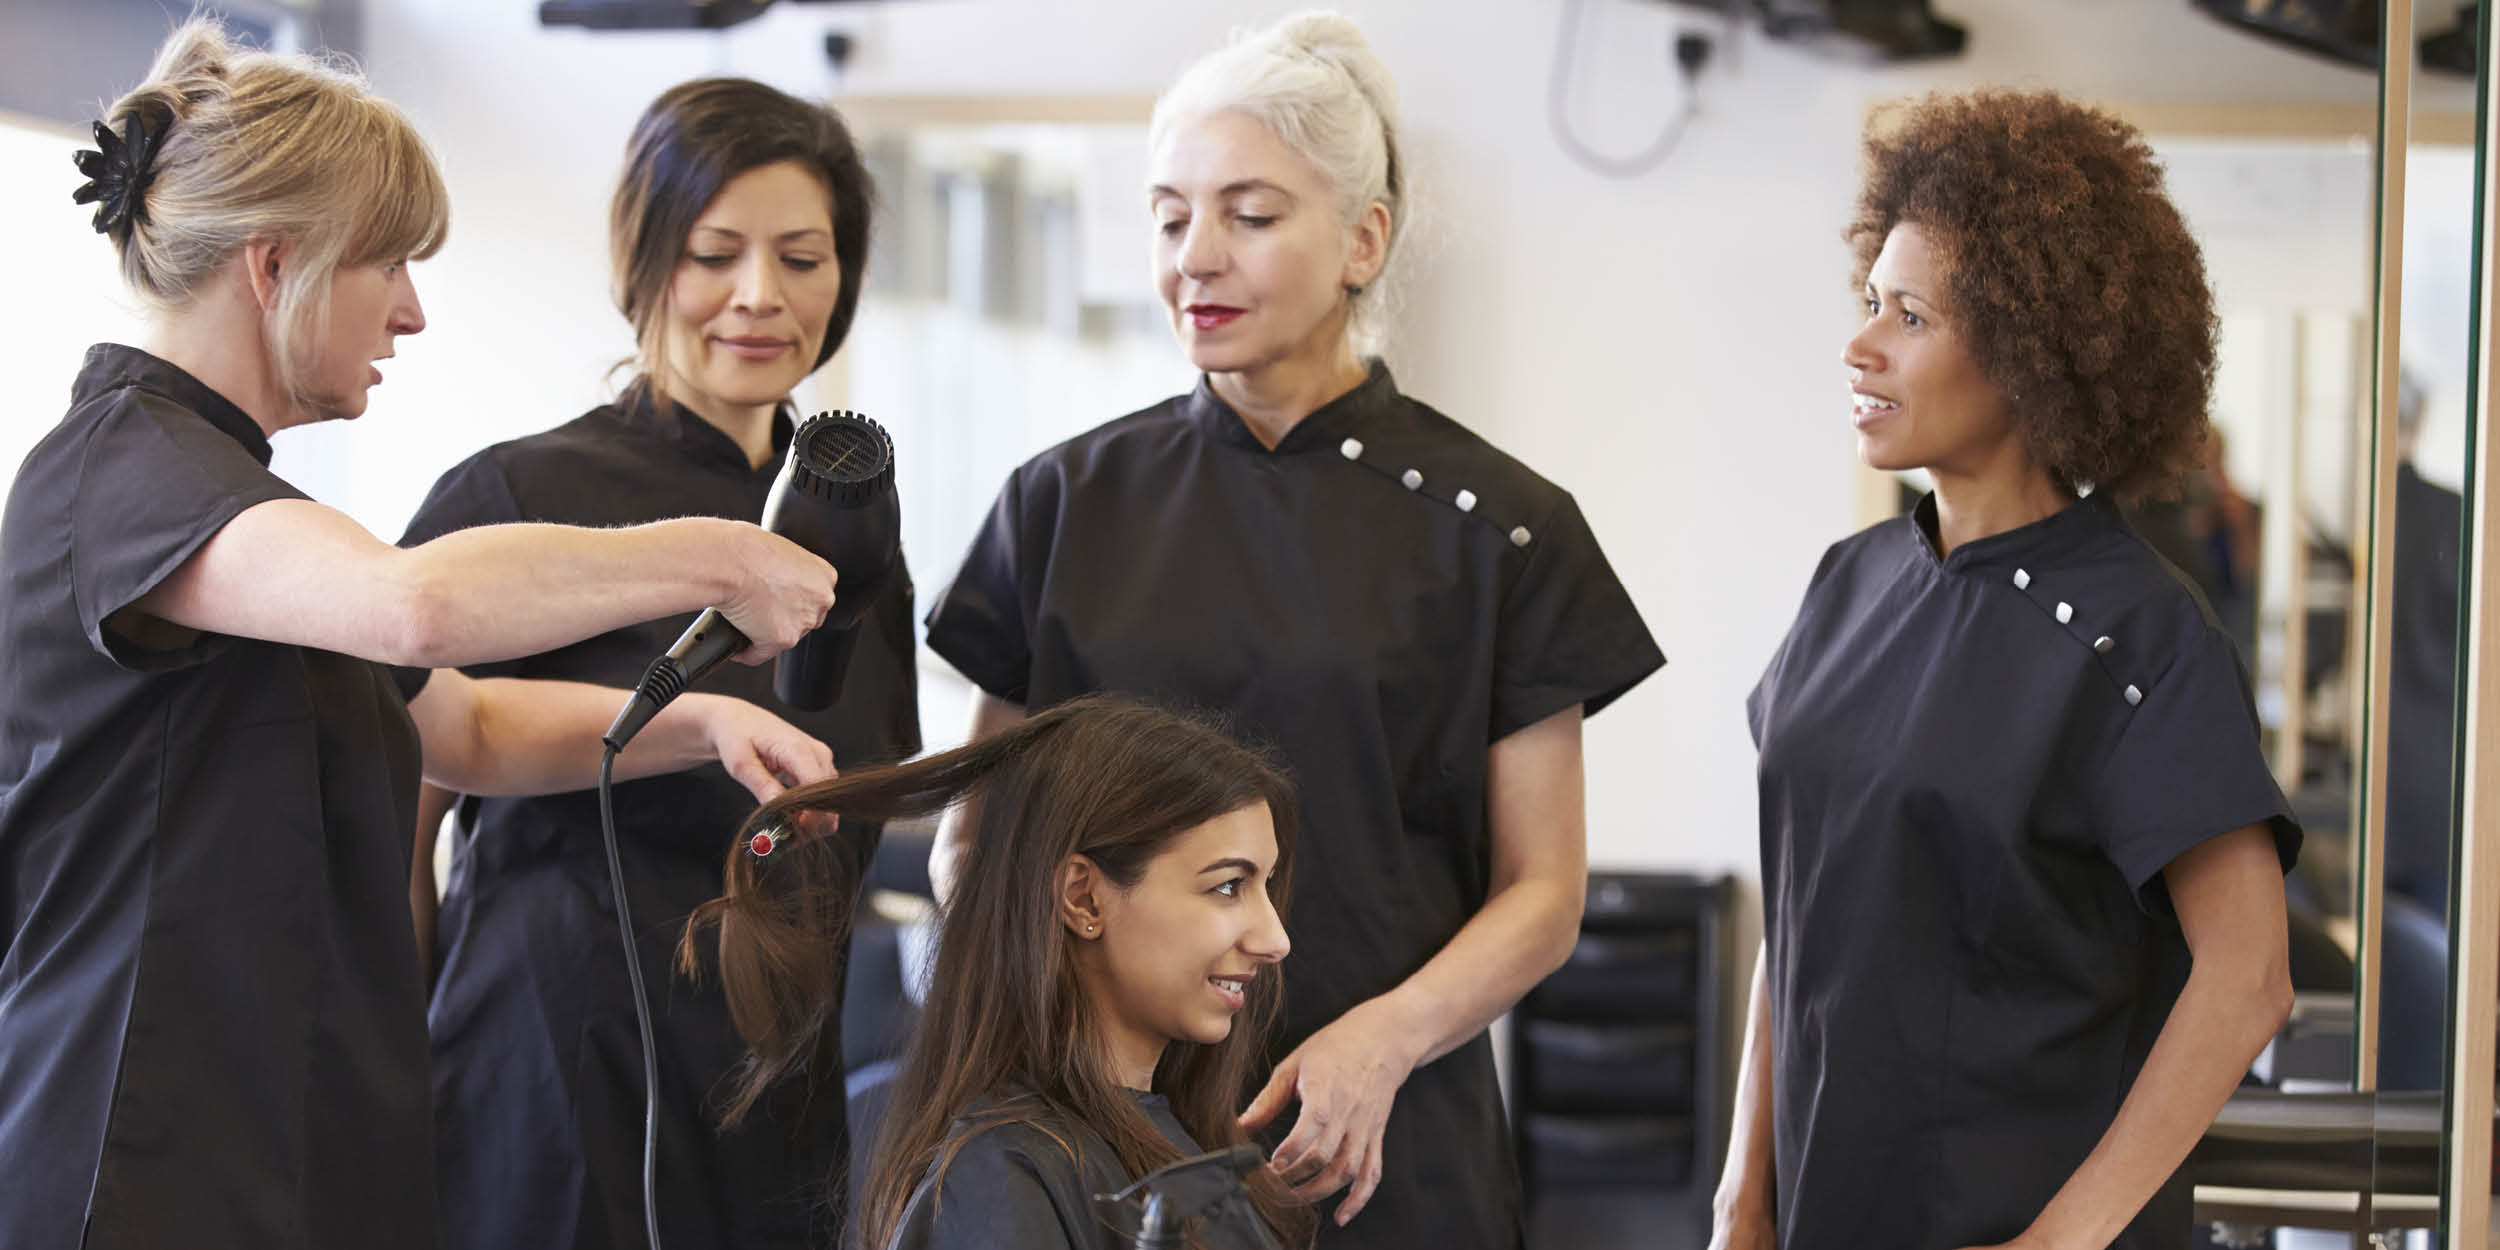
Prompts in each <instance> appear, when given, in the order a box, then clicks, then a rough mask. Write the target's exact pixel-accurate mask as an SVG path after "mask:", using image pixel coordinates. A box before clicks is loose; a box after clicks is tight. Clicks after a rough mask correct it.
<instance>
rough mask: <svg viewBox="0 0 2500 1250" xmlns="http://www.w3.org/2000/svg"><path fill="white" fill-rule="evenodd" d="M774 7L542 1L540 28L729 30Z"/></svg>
mask: <svg viewBox="0 0 2500 1250" xmlns="http://www.w3.org/2000/svg"><path fill="white" fill-rule="evenodd" d="M796 2H797V3H801V4H824V3H827V0H796ZM771 7H773V0H539V5H538V24H539V25H541V26H579V27H582V28H584V29H586V30H727V29H729V28H730V27H732V26H736V25H738V24H739V23H741V22H745V21H747V20H749V19H752V18H755V17H758V16H761V15H762V14H763V12H764V10H766V9H769V8H771Z"/></svg>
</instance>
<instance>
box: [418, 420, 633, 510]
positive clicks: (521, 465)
mask: <svg viewBox="0 0 2500 1250" xmlns="http://www.w3.org/2000/svg"><path fill="white" fill-rule="evenodd" d="M625 428H626V427H625V425H624V424H623V423H622V422H621V421H620V420H619V418H618V416H617V411H616V408H615V407H614V406H613V405H608V404H602V405H600V406H599V407H596V408H593V409H591V410H590V411H588V412H586V413H583V414H582V415H580V416H578V417H575V418H573V419H571V420H569V421H565V422H563V423H561V424H558V425H554V426H551V427H549V428H547V429H544V430H539V431H537V432H535V433H531V434H524V435H522V436H520V437H518V438H509V439H505V440H503V441H502V442H498V443H490V444H488V445H487V446H485V447H482V448H479V449H478V450H477V451H475V452H472V453H470V454H469V455H468V456H466V457H464V458H463V459H461V460H460V461H459V462H458V463H456V464H454V465H452V466H451V467H450V468H448V469H445V470H444V471H443V473H442V475H441V476H440V477H437V478H436V479H435V480H434V485H433V487H432V489H430V490H428V491H427V492H426V497H425V500H424V502H422V503H420V504H419V505H418V506H417V511H416V514H415V517H414V518H413V519H412V520H411V521H410V523H409V527H408V533H407V536H406V537H404V538H403V539H402V541H403V542H415V541H421V540H423V539H427V538H433V537H436V536H438V535H440V534H444V533H448V532H450V531H452V530H456V529H461V528H464V527H466V526H469V525H479V524H487V523H491V522H498V521H557V522H570V523H575V524H584V523H604V521H605V520H606V519H605V518H593V517H584V516H575V515H573V512H574V511H575V509H574V508H572V507H569V506H567V501H570V500H573V499H574V498H575V497H576V496H578V495H580V494H581V492H580V490H579V489H578V486H577V484H578V483H579V482H580V481H581V480H582V473H583V471H584V469H585V468H586V467H589V466H592V465H596V464H598V463H600V462H602V461H604V460H611V459H616V458H617V457H619V455H620V448H619V446H618V436H619V435H620V434H621V433H623V432H624V431H625Z"/></svg>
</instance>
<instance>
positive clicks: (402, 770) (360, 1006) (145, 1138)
mask: <svg viewBox="0 0 2500 1250" xmlns="http://www.w3.org/2000/svg"><path fill="white" fill-rule="evenodd" d="M71 394H72V405H71V408H70V411H69V415H68V416H67V417H66V418H64V419H63V420H62V422H61V424H60V425H59V426H57V427H55V428H54V429H53V430H52V432H51V433H50V434H47V435H45V436H44V438H43V439H42V441H40V442H38V443H37V444H36V445H35V448H34V450H33V451H32V452H31V453H29V454H28V455H27V457H26V462H25V464H24V466H23V467H22V468H21V469H20V470H19V473H18V477H17V481H16V483H15V485H14V486H13V487H12V488H11V489H10V492H9V501H8V512H7V519H6V522H5V528H0V575H4V576H5V577H6V585H7V588H8V589H7V591H6V593H5V594H0V655H5V656H6V657H7V658H6V660H5V661H4V662H0V943H5V945H0V1177H5V1178H6V1179H5V1181H0V1245H6V1246H11V1247H18V1246H24V1247H29V1248H30V1250H31V1248H34V1247H64V1248H66V1247H72V1246H81V1245H83V1246H87V1247H89V1248H90V1250H115V1248H119V1247H131V1248H134V1250H137V1248H146V1250H155V1248H157V1247H164V1246H184V1247H206V1248H215V1247H232V1248H233V1250H290V1248H301V1250H331V1248H332V1247H338V1246H359V1247H407V1248H409V1250H431V1248H432V1246H433V1244H434V1205H433V1199H434V1181H433V1172H432V1164H433V1156H432V1148H431V1139H430V1127H431V1125H430V1121H429V1119H428V1117H427V1115H426V1105H425V1032H424V1021H423V1019H422V1017H421V1015H420V1014H419V1013H420V1005H421V1003H422V1002H423V991H422V989H421V985H420V981H419V978H418V973H417V961H416V944H415V942H414V941H413V939H412V938H411V936H410V933H409V928H408V920H407V911H406V907H407V903H406V899H407V887H408V854H409V849H410V838H409V828H410V822H411V821H412V820H413V819H414V813H415V810H416V796H417V777H418V751H417V739H416V730H415V727H414V726H413V725H411V724H410V723H409V719H408V709H407V703H406V700H407V699H408V698H410V697H413V696H414V693H415V691H416V690H417V689H419V688H421V687H422V686H423V684H424V679H425V674H424V672H423V671H422V670H412V671H406V672H403V673H399V674H396V675H395V674H394V673H393V671H392V670H389V669H386V668H383V667H381V666H379V665H376V664H371V663H367V662H365V661H363V660H358V659H354V658H351V657H349V656H344V655H338V654H335V653H332V652H327V651H317V650H313V649H311V648H307V647H291V646H282V645H279V644H276V643H269V642H259V641H253V640H249V639H242V638H229V637H222V636H218V635H196V634H189V633H187V631H186V632H184V633H182V634H181V635H180V636H162V635H160V636H157V637H152V638H150V640H149V642H150V644H151V645H140V644H138V643H135V642H133V641H131V638H130V636H129V635H130V634H131V633H133V632H135V631H138V630H141V629H144V626H142V625H138V624H135V623H133V624H130V625H129V626H128V627H126V628H123V629H117V628H116V624H114V623H108V622H115V618H116V615H117V614H122V613H124V611H125V609H127V608H129V607H130V605H131V604H133V603H134V602H136V601H137V600H138V599H140V598H141V597H143V596H144V595H146V594H147V593H148V592H150V591H151V590H153V589H155V588H156V586H157V585H158V584H159V583H161V582H162V581H163V580H164V579H165V578H166V577H167V576H168V575H169V574H171V573H172V572H173V571H174V570H175V569H177V568H179V567H180V566H181V565H182V563H183V561H184V560H186V559H188V558H189V557H190V556H191V554H192V553H193V552H194V551H197V550H198V549H199V547H200V545H201V544H202V543H204V542H206V541H207V540H208V539H209V538H210V537H211V536H212V535H214V534H216V532H217V531H218V530H219V529H220V528H222V527H223V526H224V525H225V524H226V522H228V521H230V520H232V519H234V517H235V516H236V514H238V513H240V512H242V511H243V510H245V509H247V508H250V507H252V506H253V505H255V504H260V503H265V502H268V501H270V500H276V499H300V498H303V496H302V495H301V494H300V493H299V492H297V491H296V490H295V489H294V488H293V487H290V486H288V485H287V484H286V483H285V482H283V481H281V480H279V479H278V478H277V477H275V476H273V475H272V474H271V473H270V472H269V470H268V468H267V465H268V460H269V443H268V441H267V440H266V439H265V438H263V437H262V435H261V431H260V429H259V427H258V426H256V425H254V424H253V423H252V420H251V418H250V417H248V416H246V415H244V413H243V411H242V410H241V409H239V408H236V407H235V406H234V405H233V404H231V403H229V402H227V401H226V399H225V398H224V397H222V396H220V395H218V394H217V393H216V392H215V391H212V390H210V389H209V388H208V387H207V386H205V385H203V384H202V383H200V382H199V381H198V380H197V379H195V378H193V377H191V376H190V375H189V374H186V373H184V372H183V371H181V370H180V369H177V368H175V367H174V366H172V365H170V364H167V363H166V362H164V361H162V360H158V359H157V358H155V357H153V356H150V355H148V354H147V353H145V352H141V351H138V350H136V349H133V348H128V347H119V346H113V345H102V346H98V347H95V348H93V349H91V350H90V351H89V352H88V353H87V362H86V367H85V368H84V369H83V370H82V371H81V372H80V373H79V375H78V380H77V383H76V385H75V387H74V389H73V390H72V392H71ZM127 619H128V618H127V617H126V616H125V618H124V620H125V621H127ZM156 628H157V629H159V630H163V629H167V628H169V627H166V626H164V625H163V623H161V622H158V623H156ZM395 677H396V681H395Z"/></svg>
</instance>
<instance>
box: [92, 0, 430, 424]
mask: <svg viewBox="0 0 2500 1250" xmlns="http://www.w3.org/2000/svg"><path fill="white" fill-rule="evenodd" d="M133 117H139V118H142V119H143V120H145V121H146V122H147V123H148V124H149V125H151V126H163V127H164V128H165V129H164V139H163V143H162V146H161V147H160V148H159V149H158V151H157V153H156V157H155V160H154V161H153V162H152V163H151V164H150V165H149V182H148V184H147V189H146V191H145V193H144V194H143V195H142V197H141V198H140V201H139V206H138V210H137V212H136V214H135V215H134V216H133V218H132V220H131V224H130V227H129V229H128V230H127V231H116V232H114V246H115V247H116V249H117V250H118V251H119V253H120V256H121V268H122V277H123V279H124V280H125V281H127V282H128V283H129V284H130V287H131V289H132V290H133V291H136V292H138V294H139V295H140V296H141V297H142V298H144V299H145V300H147V301H148V302H149V303H150V304H151V305H153V306H154V307H155V308H156V309H157V310H158V311H160V312H171V311H176V310H179V309H181V308H184V307H187V306H189V305H190V304H191V303H192V301H193V300H195V299H196V298H197V297H198V296H199V295H200V293H201V292H202V290H203V289H204V288H205V287H206V286H207V285H208V283H209V281H210V280H211V278H212V277H213V276H214V275H215V274H216V273H217V272H218V271H219V270H220V269H222V268H223V267H224V266H225V264H226V263H227V261H229V260H231V259H232V258H233V257H234V255H235V254H236V252H237V251H238V250H240V249H241V248H242V247H243V245H244V244H245V243H246V242H248V241H250V240H253V239H256V238H275V239H279V240H282V241H283V242H284V243H285V244H286V245H287V251H286V254H285V259H284V260H283V261H282V262H281V264H280V266H279V280H278V293H277V299H276V301H275V302H274V304H273V305H272V307H271V308H270V309H269V311H268V314H267V317H266V319H265V322H264V324H265V326H266V327H267V330H268V341H269V350H270V353H271V356H272V363H273V364H274V365H275V366H276V370H277V375H278V377H279V379H280V380H281V381H282V382H283V383H284V384H285V385H286V387H287V389H288V390H289V392H290V393H292V394H293V396H294V397H295V398H296V400H297V401H298V402H304V401H306V400H308V399H310V398H311V396H310V395H309V394H308V392H307V389H306V384H307V374H308V371H309V369H310V368H311V361H312V359H313V358H314V357H316V356H318V355H319V353H320V350H321V346H322V341H323V338H324V337H325V334H326V323H327V320H328V317H329V311H330V309H329V304H330V279H331V277H332V275H333V274H335V273H336V272H337V271H338V270H339V269H340V268H341V267H351V268H352V267H355V266H360V265H370V264H377V263H387V262H392V261H399V260H411V259H414V260H422V259H424V258H426V257H428V256H431V255H433V254H434V252H435V251H436V249H438V248H440V247H441V246H442V244H443V237H444V235H445V234H446V233H447V232H448V231H449V229H450V226H451V203H450V200H449V198H448V197H446V196H445V194H444V192H443V179H442V174H441V172H440V171H439V170H438V169H436V167H435V164H434V157H433V155H432V153H430V152H428V151H427V150H426V146H425V142H424V140H422V139H420V138H418V137H417V132H416V128H415V127H414V126H412V125H410V124H409V122H408V119H407V117H406V116H405V115H403V114H401V113H400V111H399V110H398V109H397V108H394V107H393V106H391V105H390V104H389V103H387V102H385V101H384V100H382V99H381V98H380V97H378V96H376V95H374V94H373V92H372V89H371V88H370V87H369V86H368V85H367V84H366V82H365V81H364V79H363V78H362V77H361V76H360V75H358V74H357V73H356V72H355V71H354V70H353V69H352V68H350V67H347V66H345V65H344V64H328V63H324V62H321V61H317V60H314V59H312V58H310V57H305V56H295V55H280V54H275V53H269V52H258V51H253V50H250V49H247V48H244V47H242V46H240V45H238V44H236V43H235V42H234V41H233V40H232V39H231V38H230V37H229V36H228V35H227V34H226V31H225V28H224V27H222V26H221V25H219V24H218V23H217V22H216V21H215V20H213V19H208V18H194V19H192V20H191V21H189V22H186V23H184V24H183V25H182V26H181V27H180V28H178V29H176V30H175V31H174V33H173V35H172V36H171V37H169V38H168V39H167V40H166V41H165V46H164V48H163V50H161V51H160V52H158V53H157V56H156V64H155V66H154V67H152V68H151V69H150V70H149V71H148V77H147V81H145V82H143V83H141V84H139V85H138V86H137V87H136V88H134V89H132V90H131V92H130V93H129V94H128V95H125V96H123V97H122V98H121V99H120V100H118V101H116V102H115V103H114V104H113V107H112V109H111V110H110V111H109V112H108V113H107V114H106V116H105V122H106V124H107V125H109V126H111V127H113V128H114V129H115V130H120V129H121V128H122V126H123V124H124V123H125V122H126V121H127V120H129V119H131V118H133Z"/></svg>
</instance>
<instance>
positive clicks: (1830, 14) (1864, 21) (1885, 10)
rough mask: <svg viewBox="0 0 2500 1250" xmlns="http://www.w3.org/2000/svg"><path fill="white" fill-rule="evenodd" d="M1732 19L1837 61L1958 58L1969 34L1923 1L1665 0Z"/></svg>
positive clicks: (1966, 43) (1967, 40)
mask: <svg viewBox="0 0 2500 1250" xmlns="http://www.w3.org/2000/svg"><path fill="white" fill-rule="evenodd" d="M1667 2H1668V3H1670V4H1674V5H1678V6H1680V7H1683V8H1687V9H1701V10H1706V11H1708V12H1711V13H1715V14H1717V15H1719V16H1720V17H1724V18H1727V19H1729V20H1731V21H1734V20H1739V19H1743V18H1747V17H1758V18H1760V19H1761V20H1762V33H1763V34H1765V35H1768V36H1770V37H1771V38H1773V39H1776V40H1779V41H1780V42H1782V43H1792V44H1798V45H1801V46H1803V47H1806V48H1809V49H1811V50H1813V51H1816V52H1822V53H1827V54H1829V55H1832V56H1835V57H1838V58H1840V59H1842V60H1849V61H1864V62H1883V61H1924V60H1933V59H1936V58H1939V57H1950V56H1960V55H1961V54H1962V50H1963V48H1964V47H1966V46H1967V45H1968V43H1969V32H1968V31H1966V30H1964V29H1963V28H1962V27H1961V26H1960V25H1959V24H1958V23H1954V22H1948V21H1945V20H1943V19H1940V18H1938V17H1937V16H1936V15H1935V12H1934V10H1933V9H1931V8H1930V7H1929V3H1928V0H1667Z"/></svg>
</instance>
